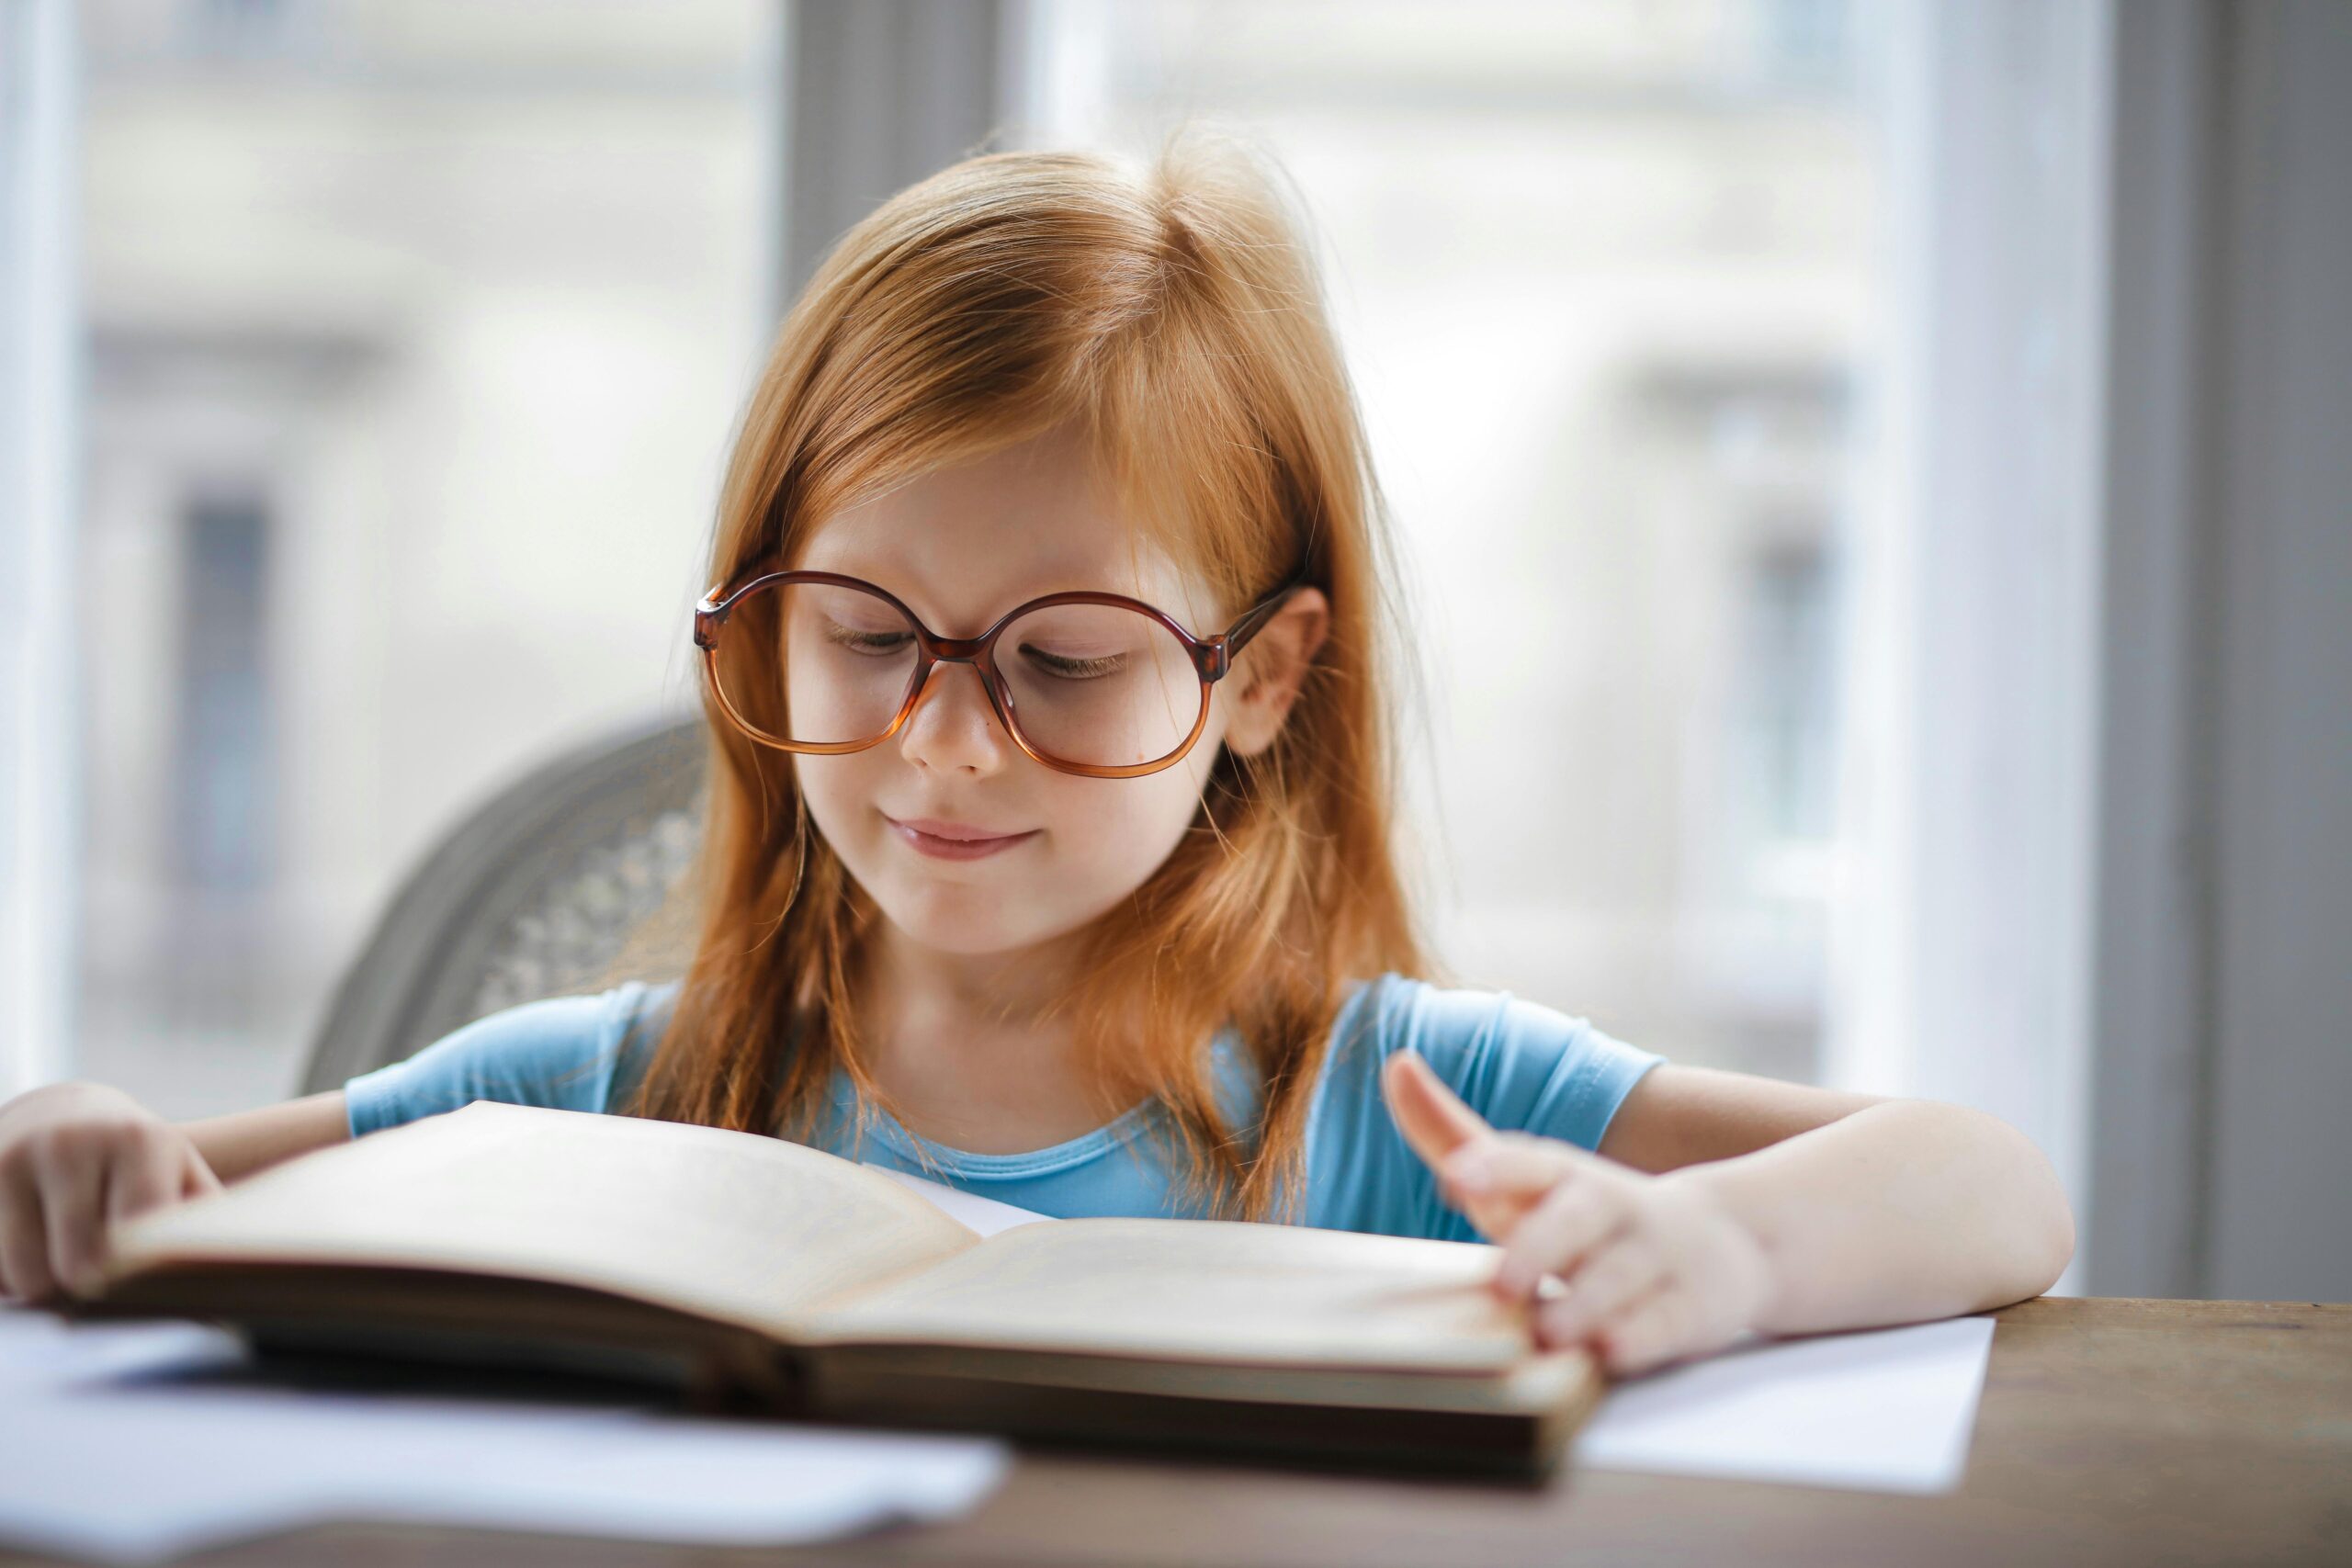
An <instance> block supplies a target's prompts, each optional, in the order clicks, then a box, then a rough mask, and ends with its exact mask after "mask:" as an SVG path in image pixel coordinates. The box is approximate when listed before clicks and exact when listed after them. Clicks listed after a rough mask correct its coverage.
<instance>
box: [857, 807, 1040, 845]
mask: <svg viewBox="0 0 2352 1568" xmlns="http://www.w3.org/2000/svg"><path fill="white" fill-rule="evenodd" d="M883 815H885V816H888V815H889V814H888V812H885V813H884V814H883ZM890 820H891V821H893V822H896V823H897V824H898V825H899V827H901V828H912V829H914V830H915V831H916V832H918V833H922V834H924V835H926V836H927V837H930V838H933V839H952V840H955V841H956V842H957V843H963V844H977V843H980V842H982V841H984V840H989V839H1018V838H1023V837H1025V836H1026V835H1024V834H1022V833H1013V832H1006V831H1003V830H1001V829H995V828H976V827H974V826H972V824H970V823H969V822H943V821H941V820H940V819H939V818H936V817H891V818H890Z"/></svg>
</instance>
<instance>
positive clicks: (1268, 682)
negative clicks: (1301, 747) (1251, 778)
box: [1219, 587, 1331, 757]
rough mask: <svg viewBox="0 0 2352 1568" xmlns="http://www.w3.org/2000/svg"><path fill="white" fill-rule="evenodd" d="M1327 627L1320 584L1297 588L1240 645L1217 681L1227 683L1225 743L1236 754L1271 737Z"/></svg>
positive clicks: (1251, 751)
mask: <svg viewBox="0 0 2352 1568" xmlns="http://www.w3.org/2000/svg"><path fill="white" fill-rule="evenodd" d="M1330 631H1331V604H1330V601H1329V600H1328V599H1326V598H1324V597H1323V591H1322V590H1321V589H1319V588H1314V587H1306V588H1301V589H1300V590H1299V591H1298V592H1295V593H1294V594H1292V595H1291V596H1290V598H1289V599H1288V600H1286V601H1285V602H1284V603H1283V607H1282V608H1281V609H1280V610H1277V611H1276V612H1274V618H1273V619H1272V620H1271V621H1268V622H1267V623H1266V624H1265V625H1264V626H1261V627H1260V628H1259V629H1258V635H1257V636H1256V637H1251V638H1250V646H1249V647H1247V648H1245V649H1242V650H1241V654H1240V657H1239V658H1238V659H1236V660H1234V663H1233V670H1232V671H1231V673H1229V674H1227V676H1226V678H1225V680H1224V681H1223V682H1219V684H1221V685H1224V686H1226V687H1228V688H1230V692H1229V695H1228V699H1227V705H1226V715H1227V717H1226V726H1225V744H1226V748H1227V750H1230V751H1232V752H1233V753H1234V754H1235V755H1237V756H1241V757H1254V756H1256V755H1257V754H1258V753H1259V752H1261V751H1262V750H1265V749H1266V748H1267V747H1269V746H1272V744H1273V743H1274V737H1275V736H1277V735H1280V734H1281V733H1282V728H1283V719H1284V718H1286V717H1288V716H1289V714H1290V707H1291V704H1293V703H1295V702H1296V701H1297V700H1298V694H1299V690H1300V688H1301V687H1302V686H1304V685H1305V684H1306V671H1307V670H1308V669H1309V668H1310V667H1312V665H1313V664H1314V662H1315V655H1316V652H1317V649H1320V648H1322V646H1323V639H1324V638H1325V637H1328V636H1329V635H1330Z"/></svg>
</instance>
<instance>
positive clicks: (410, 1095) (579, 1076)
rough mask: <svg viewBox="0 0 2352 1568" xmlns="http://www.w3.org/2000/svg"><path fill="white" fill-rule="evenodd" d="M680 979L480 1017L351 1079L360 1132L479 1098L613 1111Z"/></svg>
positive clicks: (348, 1093) (348, 1088)
mask: <svg viewBox="0 0 2352 1568" xmlns="http://www.w3.org/2000/svg"><path fill="white" fill-rule="evenodd" d="M678 988H679V983H678V982H676V981H668V982H664V983H662V984H660V985H648V984H646V983H645V982H643V981H638V980H631V981H628V982H627V983H626V984H624V985H620V986H616V987H613V988H612V989H610V990H606V991H600V992H594V993H591V994H587V995H582V996H571V997H550V998H547V999H546V1000H543V1001H536V1002H526V1003H524V1004H523V1005H522V1006H520V1007H512V1008H507V1009H504V1010H502V1011H499V1012H494V1013H492V1014H490V1015H489V1016H488V1017H486V1018H481V1019H477V1020H475V1021H473V1022H471V1023H469V1024H467V1025H466V1026H465V1027H464V1028H462V1029H458V1030H455V1031H452V1032H450V1033H448V1034H446V1035H443V1036H442V1037H441V1038H440V1039H438V1040H436V1041H435V1042H434V1043H431V1044H430V1045H427V1046H425V1047H424V1049H422V1050H420V1051H418V1052H417V1053H416V1054H415V1055H412V1056H410V1057H408V1058H407V1059H406V1060H405V1061H400V1062H394V1063H392V1064H390V1066H383V1067H379V1068H377V1069H376V1070H375V1071H373V1072H368V1073H362V1074H361V1075H359V1076H358V1077H355V1078H353V1079H351V1080H350V1081H349V1082H347V1083H346V1084H345V1085H344V1097H345V1110H346V1112H347V1114H348V1116H349V1119H350V1123H351V1133H352V1135H353V1136H354V1137H357V1136H360V1135H362V1134H367V1133H372V1132H376V1131H379V1130H380V1129H382V1128H385V1127H390V1126H395V1125H398V1124H399V1123H401V1122H413V1121H414V1120H416V1119H417V1118H418V1117H420V1116H429V1115H432V1114H434V1113H435V1112H437V1111H454V1110H456V1109H458V1107H459V1106H461V1105H465V1104H468V1103H469V1102H470V1101H472V1100H504V1101H506V1102H508V1103H510V1104H515V1105H543V1106H550V1107H554V1108H556V1109H559V1110H568V1111H605V1110H607V1109H610V1108H611V1106H612V1105H614V1104H616V1103H618V1102H619V1100H620V1099H621V1097H622V1095H623V1094H624V1093H625V1092H626V1091H627V1089H628V1087H629V1085H630V1084H631V1083H632V1082H633V1081H634V1079H635V1077H636V1075H637V1074H638V1073H639V1071H641V1069H642V1067H643V1066H644V1063H645V1061H646V1060H647V1059H648V1058H649V1057H650V1055H651V1052H652V1049H653V1047H654V1045H655V1044H656V1043H658V1042H659V1041H660V1039H661V1036H662V1029H663V1028H664V1027H665V1026H666V1024H667V1022H668V1014H669V1010H670V1009H671V1007H672V1006H673V1004H674V1003H675V1001H676V998H677V992H678Z"/></svg>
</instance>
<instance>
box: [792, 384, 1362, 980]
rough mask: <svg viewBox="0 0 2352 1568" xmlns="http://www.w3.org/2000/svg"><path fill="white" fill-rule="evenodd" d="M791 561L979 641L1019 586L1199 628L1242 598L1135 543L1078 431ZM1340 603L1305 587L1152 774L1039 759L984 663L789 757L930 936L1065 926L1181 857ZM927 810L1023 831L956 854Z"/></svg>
mask: <svg viewBox="0 0 2352 1568" xmlns="http://www.w3.org/2000/svg"><path fill="white" fill-rule="evenodd" d="M792 564H793V565H794V566H795V567H797V568H799V569H801V570H815V571H838V572H843V573H847V574H849V575H851V576H854V577H861V578H864V579H865V580H866V581H870V582H873V583H875V584H876V586H878V587H881V588H884V589H887V590H888V591H889V592H892V593H894V594H896V595H897V596H898V597H899V600H901V601H902V602H903V603H904V604H906V605H907V607H908V608H909V609H910V610H912V611H913V612H914V613H915V615H918V616H920V617H921V618H922V622H923V624H924V625H925V626H929V627H930V628H931V629H932V630H933V632H935V633H937V634H938V635H939V636H942V637H977V636H978V635H979V634H980V633H981V632H983V631H985V630H987V629H988V627H989V626H991V625H992V624H994V622H995V621H996V619H997V618H998V617H999V616H1000V615H1003V614H1004V612H1005V611H1007V610H1009V609H1012V607H1013V606H1014V605H1016V604H1021V603H1022V602H1023V601H1024V600H1028V599H1034V598H1036V597H1038V596H1039V595H1041V594H1046V593H1052V592H1060V591H1063V590H1067V589H1098V590H1103V591H1106V592H1114V593H1125V594H1130V595H1132V596H1134V597H1136V598H1137V599H1141V600H1142V601H1144V602H1145V603H1146V604H1152V605H1155V606H1157V607H1158V608H1159V609H1160V610H1161V611H1163V612H1165V613H1166V614H1167V615H1170V616H1172V617H1173V618H1174V619H1175V620H1176V622H1177V624H1178V625H1180V626H1183V627H1184V628H1185V629H1186V630H1187V631H1189V632H1191V633H1192V634H1193V636H1195V637H1208V636H1212V635H1214V634H1215V633H1217V632H1220V631H1223V630H1224V629H1225V628H1226V626H1227V625H1229V624H1230V622H1231V620H1232V619H1233V618H1234V617H1235V616H1237V615H1239V614H1240V611H1241V609H1243V608H1246V606H1237V605H1231V604H1222V603H1219V602H1218V601H1217V600H1216V598H1215V597H1214V596H1213V595H1211V594H1210V593H1208V592H1206V590H1205V589H1204V586H1203V585H1202V584H1201V583H1200V581H1198V580H1197V579H1196V578H1195V577H1194V576H1193V574H1191V573H1189V572H1185V571H1182V570H1178V569H1177V568H1176V567H1175V566H1174V565H1173V564H1172V563H1170V562H1169V561H1168V560H1166V559H1165V558H1161V557H1159V555H1158V554H1157V553H1156V552H1153V551H1151V550H1150V549H1149V547H1148V546H1144V545H1142V544H1140V543H1139V542H1138V536H1136V534H1135V533H1134V532H1133V531H1132V530H1131V529H1130V528H1129V527H1128V526H1127V525H1125V523H1123V522H1122V521H1121V520H1120V519H1119V518H1118V517H1117V516H1116V515H1115V513H1114V511H1113V509H1112V507H1111V504H1110V502H1108V501H1107V499H1106V498H1105V494H1104V491H1103V489H1102V487H1101V486H1100V485H1099V483H1098V481H1097V477H1096V475H1095V473H1094V471H1093V468H1092V466H1091V464H1090V463H1089V462H1088V461H1087V458H1086V454H1085V451H1084V448H1083V446H1081V445H1080V441H1079V440H1078V438H1077V436H1076V434H1075V433H1074V432H1072V431H1070V430H1069V429H1068V428H1065V429H1064V430H1062V431H1057V432H1055V433H1053V434H1048V435H1046V436H1043V437H1040V438H1038V439H1037V440H1035V441H1031V442H1029V443H1026V444H1024V445H1023V446H1015V447H1012V448H1009V449H1007V450H1005V451H1002V452H1000V453H997V454H995V455H993V456H991V457H987V458H985V459H982V460H980V461H978V462H974V463H969V464H966V465H962V466H959V467H956V468H946V469H941V470H938V471H935V472H933V473H931V474H928V475H925V476H924V477H922V478H921V479H916V480H914V481H912V482H910V483H909V484H906V485H904V486H902V487H901V488H899V489H898V490H896V491H891V492H890V493H888V494H887V495H884V496H881V497H879V498H877V499H876V500H873V501H870V502H865V503H864V504H861V505H859V506H855V507H853V508H850V509H849V510H847V511H844V512H842V513H836V514H835V515H834V516H832V517H831V518H829V519H827V520H826V521H825V522H824V523H822V524H821V525H819V526H818V527H817V528H816V529H815V531H814V532H813V533H812V534H811V535H810V536H809V538H808V539H807V541H806V542H805V544H804V546H803V547H802V549H801V550H800V552H799V555H798V557H797V559H796V560H794V561H793V562H792ZM1326 615H1327V607H1326V604H1325V601H1324V599H1323V596H1322V595H1321V594H1320V593H1319V592H1316V591H1315V590H1313V589H1305V590H1302V591H1301V592H1298V593H1296V594H1295V595H1293V596H1292V598H1291V600H1290V601H1289V603H1288V604H1285V606H1284V607H1283V612H1282V613H1281V614H1280V615H1277V616H1276V617H1275V618H1274V619H1273V620H1272V621H1271V622H1269V623H1268V625H1267V626H1266V627H1265V628H1264V629H1263V630H1262V631H1261V632H1260V633H1259V635H1258V637H1256V638H1255V639H1253V640H1252V641H1251V643H1250V647H1249V648H1248V649H1245V650H1244V652H1243V654H1242V656H1241V657H1240V659H1239V660H1238V661H1237V663H1236V666H1235V669H1234V671H1233V672H1232V673H1231V674H1228V675H1227V677H1226V678H1225V679H1224V680H1222V681H1220V682H1217V683H1216V685H1215V686H1214V687H1212V688H1211V701H1210V706H1209V716H1208V722H1207V725H1206V728H1204V730H1203V731H1202V733H1201V738H1200V739H1199V740H1198V741H1196V742H1195V743H1194V744H1193V749H1192V750H1190V751H1188V752H1186V753H1185V754H1184V756H1183V757H1182V758H1181V759H1180V760H1179V761H1176V762H1175V763H1174V764H1172V765H1170V767H1167V768H1164V769H1162V770H1161V771H1159V773H1148V774H1145V775H1143V776H1142V777H1139V778H1127V779H1092V778H1084V777H1080V776H1079V775H1076V774H1071V773H1060V772H1058V771H1057V770H1055V769H1052V768H1048V767H1046V766H1045V765H1044V764H1043V763H1041V762H1038V761H1034V760H1033V759H1031V758H1030V757H1029V756H1028V755H1027V754H1026V753H1025V752H1023V750H1021V748H1020V747H1019V746H1018V745H1016V744H1015V743H1014V742H1013V740H1012V738H1011V737H1010V736H1008V735H1007V734H1005V732H1004V730H1003V728H1001V726H1000V725H999V723H998V722H997V717H996V714H995V711H994V710H993V709H992V708H991V707H990V706H989V699H988V694H987V692H986V691H985V689H984V688H983V687H982V685H981V683H980V676H979V672H978V671H977V670H975V669H973V668H972V667H971V666H969V665H962V664H944V665H940V666H938V667H937V668H935V669H934V670H933V671H932V674H931V678H930V682H929V683H928V685H927V686H926V687H925V689H924V691H923V692H922V696H921V699H920V700H919V701H918V703H917V704H916V706H915V710H914V712H913V713H911V714H910V715H909V716H908V717H907V721H906V723H905V725H904V726H903V727H901V728H900V729H899V733H897V734H896V735H893V736H892V737H890V738H889V739H887V740H885V741H883V742H881V743H880V744H878V745H876V746H871V747H868V748H867V749H865V750H863V751H854V752H850V753H848V754H846V755H841V756H815V755H805V754H795V755H794V757H793V761H794V765H795V767H796V768H797V776H798V779H799V783H800V788H801V791H802V793H803V795H805V797H806V798H807V801H808V806H809V816H810V818H812V819H813V820H814V822H815V824H816V827H817V829H818V830H819V831H820V832H821V833H823V835H824V838H825V841H826V842H827V843H828V844H830V845H831V846H832V849H833V852H835V853H836V854H838V855H840V856H841V858H842V863H843V864H844V865H845V866H847V867H848V869H849V872H850V874H851V875H853V876H854V877H855V878H856V879H857V881H858V883H859V885H860V886H863V887H864V888H865V890H866V892H867V893H868V894H869V895H871V896H872V897H873V898H874V900H875V902H876V904H877V905H878V906H879V907H880V908H881V910H882V912H883V914H884V916H885V917H886V918H887V919H888V920H889V921H890V923H891V924H892V925H894V926H895V927H896V928H897V929H898V931H899V932H900V933H902V934H903V935H904V936H905V937H906V938H907V939H908V940H910V942H913V943H915V944H917V945H918V946H920V947H922V948H927V949H930V950H932V951H933V952H934V953H953V954H960V955H967V956H977V955H981V954H989V953H1009V952H1012V951H1013V950H1016V949H1020V948H1026V947H1033V946H1035V945H1037V944H1039V943H1042V942H1050V941H1052V940H1054V939H1056V938H1058V937H1063V936H1067V935H1069V934H1070V933H1072V932H1075V931H1078V930H1080V928H1082V927H1084V926H1085V925H1086V924H1087V923H1088V922H1089V921H1091V920H1092V919H1095V917H1097V916H1099V915H1101V914H1103V912H1104V911H1106V910H1108V909H1110V908H1112V907H1113V906H1114V905H1115V904H1117V903H1118V902H1119V901H1120V900H1121V899H1123V898H1125V897H1127V895H1128V894H1130V893H1132V892H1133V891H1134V890H1135V889H1136V888H1137V887H1138V886H1142V884H1143V883H1144V881H1145V880H1146V879H1147V878H1148V877H1149V876H1150V875H1151V874H1152V873H1153V872H1154V871H1155V870H1157V869H1158V868H1159V865H1160V863H1161V862H1163V861H1165V860H1166V859H1167V858H1168V855H1169V853H1170V852H1171V851H1172V850H1174V848H1175V847H1176V845H1177V843H1178V841H1179V840H1181V839H1182V835H1183V833H1184V830H1185V829H1186V827H1187V826H1188V825H1189V824H1190V823H1191V822H1192V821H1193V814H1194V812H1195V810H1196V808H1197V807H1198V805H1199V802H1200V796H1201V788H1202V784H1203V783H1204V780H1205V779H1206V778H1207V776H1208V773H1209V769H1210V767H1211V766H1212V764H1214V762H1215V761H1216V756H1217V749H1218V748H1219V747H1220V746H1225V745H1230V746H1231V747H1233V749H1234V750H1236V751H1237V752H1239V753H1242V754H1245V755H1246V754H1250V753H1254V752H1255V751H1257V750H1261V749H1263V748H1264V747H1265V746H1266V745H1268V744H1270V743H1272V739H1273V738H1274V735H1275V734H1276V732H1277V731H1278V730H1279V728H1280V727H1281V723H1282V718H1283V714H1284V713H1285V712H1286V711H1287V709H1288V706H1289V704H1290V702H1291V700H1292V698H1293V697H1295V694H1296V690H1297V683H1298V679H1299V677H1300V676H1301V675H1303V674H1304V671H1305V667H1306V662H1307V660H1310V659H1311V658H1312V656H1313V652H1314V649H1315V647H1316V646H1317V644H1319V643H1320V642H1321V640H1322V636H1323V628H1324V626H1325V624H1326ZM914 822H927V823H929V824H931V825H933V826H934V827H936V826H939V825H942V824H951V825H955V826H956V828H958V829H961V830H962V831H963V832H965V833H967V834H968V833H989V834H1018V835H1021V837H1019V839H1018V840H1016V841H1014V842H1012V843H1010V844H1005V845H1001V846H1000V847H997V848H995V849H994V850H993V851H992V852H989V853H986V854H981V855H978V856H970V855H966V856H955V855H944V854H941V853H938V852H937V851H938V850H939V848H940V846H939V845H938V844H937V843H936V841H935V840H927V839H926V838H925V837H924V836H922V835H919V834H918V833H916V832H914V831H912V830H910V829H909V828H907V827H906V826H904V825H905V824H908V823H914ZM927 849H928V850H929V851H930V852H927Z"/></svg>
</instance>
